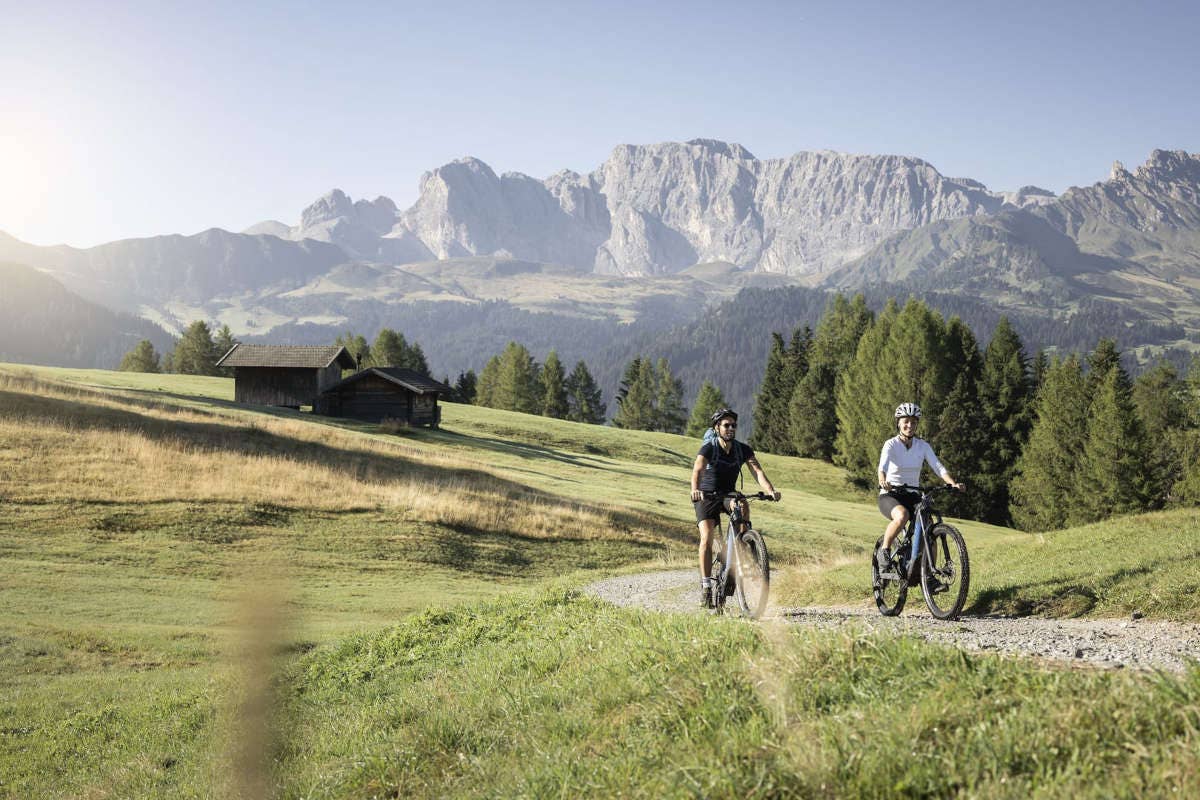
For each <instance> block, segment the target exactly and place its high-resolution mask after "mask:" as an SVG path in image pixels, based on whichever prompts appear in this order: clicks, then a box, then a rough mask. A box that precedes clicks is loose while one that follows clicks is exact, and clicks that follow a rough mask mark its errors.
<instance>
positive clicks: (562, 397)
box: [541, 350, 567, 419]
mask: <svg viewBox="0 0 1200 800" xmlns="http://www.w3.org/2000/svg"><path fill="white" fill-rule="evenodd" d="M565 380H566V376H565V375H564V374H563V365H562V362H561V361H559V359H558V353H557V352H556V351H554V350H551V351H550V354H549V355H548V356H546V363H545V364H543V365H542V374H541V389H542V393H541V394H542V415H543V416H547V417H553V418H555V419H566V416H567V389H566V386H565Z"/></svg>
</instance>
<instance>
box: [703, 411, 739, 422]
mask: <svg viewBox="0 0 1200 800" xmlns="http://www.w3.org/2000/svg"><path fill="white" fill-rule="evenodd" d="M726 417H733V421H734V422H737V412H736V411H734V410H733V409H732V408H722V409H721V410H720V411H717V412H716V413H714V414H713V415H712V416H711V417H710V418H709V422H708V424H709V425H716V424H717V423H718V422H720V421H721V420H723V419H725V418H726Z"/></svg>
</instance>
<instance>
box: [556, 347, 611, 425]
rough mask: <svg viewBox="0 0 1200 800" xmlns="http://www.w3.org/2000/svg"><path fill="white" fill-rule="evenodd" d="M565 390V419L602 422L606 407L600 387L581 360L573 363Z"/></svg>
mask: <svg viewBox="0 0 1200 800" xmlns="http://www.w3.org/2000/svg"><path fill="white" fill-rule="evenodd" d="M566 390H567V419H569V420H572V421H574V422H586V423H588V424H589V425H603V424H604V416H605V414H606V413H607V409H606V408H605V404H604V402H603V401H602V400H601V393H600V387H599V386H597V385H596V381H595V379H594V378H592V373H591V372H589V371H588V368H587V364H585V363H584V362H583V361H582V360H580V361H579V362H577V363H576V364H575V369H573V370H571V374H570V375H568V376H567V379H566Z"/></svg>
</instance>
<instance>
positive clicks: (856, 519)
mask: <svg viewBox="0 0 1200 800" xmlns="http://www.w3.org/2000/svg"><path fill="white" fill-rule="evenodd" d="M231 395H232V382H231V381H229V380H227V379H219V378H191V377H185V376H173V375H165V376H164V375H133V374H127V373H113V372H103V371H91V370H50V369H42V368H37V369H31V368H25V367H18V366H12V365H0V502H2V503H3V507H4V510H5V513H4V514H3V515H0V576H2V579H0V608H3V609H4V610H5V611H4V627H3V630H2V631H0V718H2V719H3V722H2V723H0V726H2V727H0V787H3V793H4V794H11V795H12V796H20V797H33V796H64V795H66V796H97V797H102V796H113V797H128V796H138V797H145V796H161V797H180V796H236V795H238V794H241V795H242V796H255V797H258V796H264V795H265V794H266V793H267V792H268V791H270V789H269V787H270V786H271V785H277V786H278V787H279V789H280V791H281V793H282V794H283V795H284V796H297V797H299V796H306V797H322V796H329V797H368V796H383V795H387V794H393V793H395V792H397V791H399V793H401V794H413V795H416V796H446V795H455V794H459V795H472V794H485V795H487V794H499V795H514V794H531V795H544V794H548V793H559V791H560V790H561V791H563V792H565V793H566V794H567V795H579V794H587V793H593V794H594V793H599V794H617V793H623V794H628V795H641V796H662V795H663V794H667V795H672V794H684V795H688V796H691V795H738V796H744V795H747V794H755V793H763V794H776V795H787V794H801V795H803V794H809V795H811V794H820V793H823V790H821V789H820V783H826V784H827V786H828V787H832V789H831V791H833V792H834V793H836V794H876V793H879V791H880V787H884V786H892V787H901V788H899V789H896V791H912V792H915V793H918V794H920V793H935V794H946V793H954V792H955V791H967V792H968V793H978V792H983V793H985V794H995V795H1004V794H1006V793H1007V790H1006V789H1005V788H1004V785H1003V784H1000V783H997V781H998V780H999V776H1000V775H1001V774H1002V773H1004V772H1005V770H1008V771H1012V770H1014V769H1015V770H1016V772H1015V773H1014V774H1016V775H1018V776H1020V778H1019V780H1018V782H1017V783H1015V784H1013V786H1015V787H1024V788H1025V789H1030V788H1036V787H1038V786H1048V785H1059V784H1054V783H1053V782H1054V781H1060V782H1061V785H1062V786H1066V787H1071V786H1084V785H1085V784H1086V781H1089V780H1092V779H1094V778H1095V777H1096V776H1097V775H1100V774H1108V771H1109V770H1113V771H1115V773H1114V774H1117V775H1118V776H1119V779H1120V780H1121V781H1123V783H1121V784H1120V785H1122V786H1126V787H1129V788H1130V791H1133V790H1135V789H1136V790H1139V791H1141V790H1145V791H1149V792H1151V793H1154V792H1156V791H1158V790H1160V789H1162V788H1163V787H1167V786H1176V785H1178V786H1182V787H1185V788H1187V787H1192V788H1195V785H1196V780H1197V775H1200V770H1198V768H1197V764H1196V759H1195V752H1196V748H1195V744H1196V741H1197V740H1196V736H1197V733H1196V732H1197V730H1198V729H1200V711H1197V698H1200V678H1197V677H1196V675H1194V674H1193V675H1191V676H1185V677H1183V678H1178V679H1176V678H1171V679H1146V678H1141V677H1136V676H1131V677H1125V676H1115V675H1092V674H1063V673H1057V672H1053V671H1046V670H1044V669H1043V668H1041V667H1037V666H1035V665H1032V664H1028V663H1023V662H1014V661H1008V660H1003V659H998V658H987V657H980V658H975V657H966V656H961V655H959V654H958V653H956V652H953V651H946V650H942V649H939V648H935V647H931V646H927V645H918V644H916V643H913V642H908V641H903V640H901V641H885V640H876V639H872V638H869V637H863V636H860V635H858V634H855V633H852V632H847V633H846V634H844V635H832V634H822V635H818V634H811V635H810V634H799V635H792V634H785V633H783V632H782V631H776V630H775V629H774V627H772V626H771V625H760V626H747V625H742V624H739V623H737V622H734V621H721V620H716V619H712V618H709V617H705V616H701V615H696V616H694V617H693V616H684V617H678V618H676V617H671V616H658V615H650V614H645V613H637V612H632V611H617V610H615V609H611V608H608V607H604V606H600V605H597V604H596V603H594V602H591V601H584V600H581V599H578V597H577V596H576V595H575V594H574V591H573V589H574V587H577V586H579V585H582V584H584V583H586V582H589V581H591V580H595V579H597V578H599V577H602V576H607V575H611V574H613V573H614V572H622V571H634V570H646V569H660V568H662V567H664V566H676V567H680V568H690V567H691V566H692V564H693V562H694V559H695V541H696V539H695V532H694V531H695V528H694V523H693V517H692V510H691V506H690V503H688V501H687V475H688V469H689V466H690V464H691V460H692V458H693V455H694V452H695V449H696V446H697V444H698V443H697V442H696V441H695V440H691V439H687V438H684V437H678V436H671V435H667V434H643V433H637V432H628V431H618V430H614V429H609V428H598V427H592V426H583V425H577V424H574V423H567V422H559V421H553V420H546V419H541V418H536V417H529V416H525V415H520V414H514V413H509V412H501V411H494V410H489V409H480V408H473V407H465V406H453V405H449V406H445V407H444V417H443V419H444V423H443V428H442V429H441V430H438V431H414V432H412V433H410V434H408V435H404V436H397V435H389V434H384V433H382V432H380V430H379V429H378V428H377V427H376V426H373V425H363V424H359V423H351V422H344V421H336V420H322V419H319V418H314V417H312V416H311V415H308V414H301V413H297V412H290V411H269V412H268V411H261V410H253V409H249V408H247V407H243V406H237V405H235V404H233V403H231V402H230V400H229V398H230V397H231ZM764 465H765V466H766V468H767V470H768V472H769V473H770V474H771V475H772V478H773V479H774V480H775V482H776V484H777V485H778V486H779V487H780V488H781V489H782V491H783V492H784V496H785V497H784V502H783V503H781V504H778V505H770V506H766V507H764V508H761V509H756V517H755V519H756V524H757V525H758V526H759V527H761V528H762V529H763V530H764V531H766V533H767V536H768V542H769V543H770V546H771V548H772V554H773V556H774V557H775V558H774V562H775V565H776V567H777V568H778V570H779V572H778V580H777V582H776V586H775V593H776V599H777V600H778V601H779V602H782V603H788V604H803V603H810V602H817V601H836V602H858V603H866V602H869V600H868V598H869V593H868V591H867V586H866V583H865V581H866V574H867V571H866V568H865V565H866V564H867V553H868V549H869V547H870V545H871V543H872V542H873V541H874V538H875V536H877V535H878V532H879V530H880V528H881V525H880V523H881V522H882V520H881V518H880V517H879V516H878V512H877V511H876V510H875V508H874V504H873V502H872V498H871V497H869V496H864V495H861V494H857V493H855V492H854V491H852V490H851V489H849V488H848V486H847V485H846V483H845V481H844V479H843V477H842V476H841V474H840V472H839V471H837V470H835V469H833V468H832V467H830V466H828V465H826V464H822V463H819V462H813V461H805V460H799V459H787V458H776V457H771V456H764ZM1193 523H1194V517H1189V516H1187V515H1186V514H1185V513H1184V512H1179V511H1177V512H1171V513H1167V514H1158V515H1148V516H1146V517H1138V518H1132V519H1130V520H1123V521H1120V522H1113V523H1108V524H1107V525H1108V526H1110V527H1104V526H1098V527H1097V528H1095V529H1092V530H1088V529H1083V530H1080V531H1066V532H1063V533H1061V534H1049V535H1046V536H1045V537H1044V538H1042V539H1037V538H1034V537H1032V536H1029V535H1026V534H1021V533H1016V532H1013V531H1007V530H1004V529H997V528H991V527H988V526H982V525H975V524H963V525H962V528H963V530H964V531H965V532H966V534H967V536H968V541H969V542H970V546H971V548H972V549H971V553H972V563H973V564H974V565H975V567H976V569H975V574H976V582H975V584H974V586H975V591H974V592H973V594H972V598H971V601H970V602H971V603H972V604H973V607H974V608H977V609H985V610H986V609H998V608H1010V609H1014V610H1016V611H1019V612H1037V613H1071V614H1075V613H1090V614H1103V613H1112V612H1114V611H1117V610H1123V609H1125V608H1128V607H1137V608H1139V609H1141V610H1144V611H1145V613H1147V614H1149V615H1151V616H1166V617H1178V618H1190V619H1195V618H1196V614H1195V606H1194V605H1193V602H1194V601H1192V600H1191V597H1192V596H1193V595H1194V594H1195V591H1194V590H1195V586H1194V583H1193V582H1190V580H1189V579H1188V578H1187V575H1186V564H1187V558H1191V559H1193V562H1192V563H1194V559H1195V553H1194V547H1192V546H1191V545H1189V542H1190V541H1191V539H1190V538H1189V537H1186V536H1180V535H1178V530H1179V527H1180V526H1187V525H1192V524H1193ZM1192 530H1194V527H1193V528H1192ZM1122 534H1124V535H1122ZM1097 539H1099V540H1103V541H1111V542H1113V543H1123V545H1124V548H1123V550H1122V553H1121V554H1120V559H1119V560H1117V559H1115V557H1114V555H1113V553H1112V552H1110V548H1109V547H1108V546H1105V547H1099V548H1094V547H1090V546H1087V545H1085V542H1087V541H1091V540H1097ZM1179 565H1183V566H1182V567H1179ZM1177 567H1179V568H1178V569H1177ZM860 576H861V577H860ZM1163 576H1166V577H1165V578H1164V577H1163ZM1064 587H1066V589H1070V591H1065V589H1064ZM1076 587H1085V588H1086V587H1092V588H1091V590H1090V591H1091V592H1092V594H1093V595H1095V597H1096V598H1098V599H1096V600H1095V601H1094V602H1090V604H1089V603H1080V602H1079V601H1078V600H1077V599H1076V598H1077V597H1079V596H1084V597H1086V596H1087V594H1086V593H1082V594H1081V593H1080V592H1079V591H1076ZM1146 597H1152V598H1153V602H1149V601H1146V600H1145V598H1146ZM423 609H430V610H428V611H423ZM414 615H415V616H414ZM889 676H890V677H889ZM922 676H925V677H922ZM897 680H900V681H903V682H904V683H908V682H912V683H914V684H915V685H919V686H920V687H921V688H920V689H919V690H917V691H918V692H919V694H918V696H919V697H922V698H926V699H927V700H928V705H926V706H921V707H917V706H915V705H913V704H911V703H907V702H906V703H905V708H906V709H907V710H906V711H905V712H904V714H902V715H900V716H899V717H896V716H895V715H893V714H889V713H887V706H886V704H885V702H884V698H887V697H892V696H893V693H894V692H896V691H898V690H899V687H900V686H901V685H903V684H902V683H897ZM772 681H777V683H772ZM1013 686H1016V687H1021V692H1023V694H1022V695H1021V696H1023V697H1027V698H1031V699H1029V700H1027V701H1023V702H1024V703H1026V704H1027V706H1028V709H1029V711H1028V712H1026V711H1024V710H1019V709H1018V705H1016V704H1015V703H1016V701H1015V698H1016V697H1017V695H1016V694H1013V692H1015V691H1016V690H1015V689H1010V688H1007V687H1013ZM272 687H273V688H272ZM996 687H1004V688H1002V689H1001V691H1000V694H998V695H993V694H992V693H991V692H992V689H993V688H996ZM1092 697H1094V698H1099V699H1098V700H1097V702H1096V703H1095V704H1094V706H1093V705H1087V706H1086V707H1085V706H1084V705H1083V704H1081V702H1080V700H1079V698H1092ZM963 698H969V701H965V700H964V699H963ZM960 705H961V708H959V706H960ZM1024 708H1026V705H1021V706H1020V709H1024ZM1053 709H1058V711H1056V712H1055V713H1054V714H1049V715H1047V713H1044V712H1047V710H1053ZM1171 709H1174V711H1171ZM1093 713H1094V714H1096V715H1098V719H1100V720H1101V721H1106V720H1109V719H1111V720H1119V721H1122V725H1123V726H1124V727H1122V729H1121V730H1122V733H1121V734H1120V736H1124V737H1125V738H1120V737H1119V736H1118V735H1117V733H1115V732H1114V733H1112V736H1114V737H1117V738H1112V739H1106V740H1105V742H1106V743H1105V745H1104V747H1099V746H1098V745H1097V746H1093V744H1090V742H1092V740H1091V739H1088V738H1087V737H1088V736H1090V735H1091V733H1090V731H1092V730H1093V729H1094V730H1096V731H1099V732H1100V733H1102V734H1103V735H1104V736H1106V737H1108V736H1109V732H1108V728H1104V727H1103V726H1101V727H1096V726H1095V725H1093V724H1092V720H1091V716H1089V715H1091V714H1093ZM947 714H949V717H946V715H947ZM971 714H974V715H976V716H974V717H972V716H970V715H971ZM987 714H992V715H993V716H995V715H996V714H999V715H1000V717H1001V718H1002V720H1003V724H1002V725H1001V726H1000V727H998V728H994V729H988V730H984V729H977V728H976V727H975V726H976V722H974V721H973V720H977V719H979V718H981V717H980V715H987ZM1056 715H1057V716H1056ZM1080 715H1083V716H1080ZM1085 717H1086V719H1085ZM935 718H936V719H939V720H940V719H944V718H950V719H953V720H956V722H955V723H954V724H955V725H956V726H958V728H960V729H961V736H958V737H957V738H956V741H958V739H961V740H962V742H964V744H962V745H961V747H960V746H957V745H956V747H955V749H954V750H953V751H952V752H949V753H944V752H943V750H941V749H939V745H938V742H939V741H940V738H939V737H938V736H937V735H936V734H934V733H929V731H928V727H929V726H931V725H932V724H933V723H932V721H931V720H933V719H935ZM892 722H896V723H897V724H896V725H895V726H893V727H889V723H892ZM1085 723H1086V725H1090V726H1091V727H1087V728H1086V730H1087V731H1089V733H1088V734H1086V735H1084V734H1083V733H1079V734H1078V735H1077V734H1076V732H1075V728H1074V726H1075V725H1077V724H1085ZM939 724H941V723H939ZM1104 724H1108V723H1107V722H1104ZM1109 727H1112V726H1111V725H1110V726H1109ZM893 728H894V729H893ZM913 734H917V735H918V741H919V742H920V743H921V744H920V750H919V752H920V753H921V754H922V757H921V759H919V763H914V764H913V766H912V767H911V769H909V768H905V769H903V770H901V771H900V772H899V773H894V772H892V771H889V768H887V767H885V766H884V762H885V761H886V760H887V759H889V758H891V757H892V755H891V754H893V753H895V752H898V750H897V747H898V743H899V742H900V741H906V740H907V738H908V737H909V736H911V735H913ZM993 734H995V735H993ZM1043 741H1044V742H1046V743H1049V742H1051V741H1064V742H1066V743H1067V744H1065V745H1061V747H1064V748H1070V749H1069V750H1067V749H1064V750H1061V751H1060V752H1059V753H1058V754H1057V755H1055V756H1054V757H1053V758H1051V757H1049V756H1047V757H1046V758H1045V759H1042V760H1036V761H1033V762H1030V761H1029V760H1028V759H1027V758H1025V757H1024V756H1022V755H1021V753H1024V752H1028V750H1029V748H1030V747H1034V748H1035V749H1037V748H1038V747H1039V745H1038V743H1039V742H1043ZM1097 741H1098V740H1097ZM1125 741H1128V742H1132V743H1135V744H1138V745H1139V746H1141V747H1142V748H1143V750H1139V751H1137V752H1138V753H1140V754H1141V755H1139V756H1138V758H1134V756H1133V755H1132V754H1133V753H1134V752H1135V751H1133V750H1132V749H1129V748H1124V747H1123V746H1121V745H1119V743H1120V742H1125ZM1112 742H1117V743H1118V744H1117V745H1114V746H1112V747H1110V746H1109V745H1110V744H1111V743H1112ZM701 743H702V744H701ZM985 743H990V744H987V747H992V748H993V749H992V750H988V749H987V747H985ZM997 743H998V744H997ZM1047 746H1048V744H1047ZM1055 746H1060V745H1055ZM1189 747H1190V750H1189V749H1188V748H1189ZM997 748H998V749H997ZM1114 748H1115V749H1114ZM846 752H855V753H857V755H856V756H855V759H854V760H852V761H849V762H847V761H846V760H845V758H843V756H842V755H841V754H843V753H846ZM939 753H942V755H938V754H939ZM1180 753H1190V754H1191V755H1190V756H1189V758H1190V760H1186V759H1185V760H1182V761H1178V760H1177V763H1178V764H1181V765H1182V766H1178V767H1177V768H1176V769H1175V772H1170V771H1167V770H1166V769H1165V768H1161V769H1160V767H1162V765H1164V764H1168V763H1170V759H1171V758H1174V757H1177V756H1179V754H1180ZM722 759H724V760H725V762H726V763H729V764H730V768H729V773H728V774H727V775H722V774H718V773H716V772H713V771H712V770H711V769H710V767H711V766H713V765H715V764H717V763H719V762H720V761H721V760H722ZM1022 759H1025V760H1022ZM938 764H941V767H937V768H935V766H936V765H938ZM810 780H811V782H810ZM881 781H882V783H881ZM1172 781H1174V783H1172ZM756 787H758V788H756ZM552 790H553V792H552ZM1135 793H1136V792H1135ZM1012 796H1021V795H1019V794H1016V793H1014V794H1012Z"/></svg>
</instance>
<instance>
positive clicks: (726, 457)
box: [692, 408, 782, 608]
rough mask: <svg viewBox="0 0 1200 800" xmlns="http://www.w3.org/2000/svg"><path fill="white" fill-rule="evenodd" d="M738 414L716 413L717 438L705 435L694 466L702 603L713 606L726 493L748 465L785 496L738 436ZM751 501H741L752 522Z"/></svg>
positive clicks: (765, 487)
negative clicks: (716, 543)
mask: <svg viewBox="0 0 1200 800" xmlns="http://www.w3.org/2000/svg"><path fill="white" fill-rule="evenodd" d="M737 419H738V415H737V414H736V413H735V412H734V411H732V410H731V409H728V408H722V409H721V410H720V411H717V412H716V413H715V414H713V415H712V419H711V424H712V428H713V430H714V431H715V432H716V438H715V439H710V438H709V437H705V441H704V444H703V445H701V446H700V452H699V453H698V454H697V455H696V463H695V464H694V465H693V466H692V503H693V504H694V505H695V507H696V525H697V527H699V528H700V604H701V605H702V606H704V607H706V608H707V607H709V606H710V604H711V602H712V600H711V591H710V590H711V587H712V581H713V579H712V537H713V532H714V531H716V530H717V526H718V525H719V524H720V522H721V512H722V511H723V512H725V513H726V514H728V513H729V512H730V507H729V505H728V503H729V501H728V500H726V499H725V498H724V495H725V494H727V493H729V492H732V491H735V490H736V489H737V480H738V476H739V475H740V474H741V472H742V465H743V464H746V465H748V466H749V467H750V470H751V472H753V473H754V479H755V480H756V481H758V485H759V486H761V487H762V490H763V491H764V492H766V493H767V494H769V495H772V496H773V497H774V498H775V499H776V500H778V499H779V498H780V497H781V496H782V495H781V494H780V493H779V492H777V491H775V487H774V486H773V485H772V484H771V481H770V479H769V478H767V473H765V472H763V468H762V466H761V465H760V464H759V463H758V459H757V458H755V456H754V451H753V450H752V449H751V448H750V445H748V444H745V443H744V442H739V441H737V439H735V438H734V435H735V434H736V433H737ZM749 505H750V504H749V503H746V502H744V501H743V502H742V503H741V511H742V518H743V519H744V520H745V521H746V525H747V526H748V525H749V524H750V508H749Z"/></svg>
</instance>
